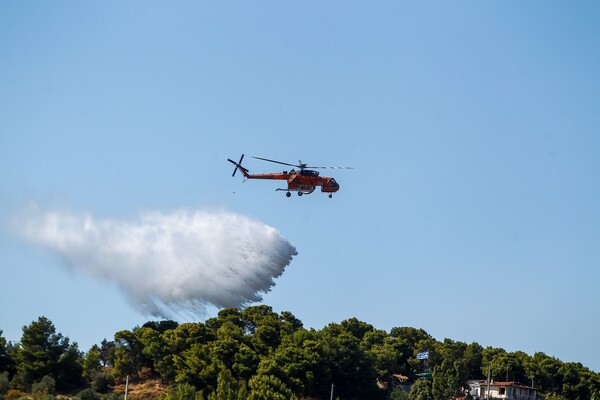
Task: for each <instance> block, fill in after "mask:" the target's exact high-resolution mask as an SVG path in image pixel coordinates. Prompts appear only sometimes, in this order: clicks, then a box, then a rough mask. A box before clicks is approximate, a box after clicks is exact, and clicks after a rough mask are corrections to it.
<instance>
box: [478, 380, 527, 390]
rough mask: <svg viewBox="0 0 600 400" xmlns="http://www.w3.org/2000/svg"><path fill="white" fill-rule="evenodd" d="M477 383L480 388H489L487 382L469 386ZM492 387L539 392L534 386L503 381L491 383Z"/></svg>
mask: <svg viewBox="0 0 600 400" xmlns="http://www.w3.org/2000/svg"><path fill="white" fill-rule="evenodd" d="M475 383H479V385H480V386H487V381H473V382H469V385H471V384H475ZM490 386H495V387H500V386H512V387H518V388H523V389H534V390H537V389H536V388H535V387H533V386H527V385H522V384H520V383H519V382H501V381H498V382H494V381H491V382H490Z"/></svg>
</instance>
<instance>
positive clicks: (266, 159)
mask: <svg viewBox="0 0 600 400" xmlns="http://www.w3.org/2000/svg"><path fill="white" fill-rule="evenodd" d="M252 158H256V159H257V160H263V161H269V162H272V163H275V164H282V165H289V166H290V167H298V168H300V166H299V165H295V164H288V163H285V162H281V161H275V160H269V159H268V158H262V157H254V156H252Z"/></svg>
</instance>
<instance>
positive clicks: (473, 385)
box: [469, 381, 538, 400]
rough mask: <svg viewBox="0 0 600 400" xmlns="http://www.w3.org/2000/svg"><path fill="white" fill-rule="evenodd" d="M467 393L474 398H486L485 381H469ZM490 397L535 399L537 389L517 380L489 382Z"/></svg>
mask: <svg viewBox="0 0 600 400" xmlns="http://www.w3.org/2000/svg"><path fill="white" fill-rule="evenodd" d="M469 388H470V390H469V393H470V394H471V396H473V397H474V398H476V399H487V398H488V395H487V390H488V383H487V381H470V382H469ZM489 388H490V389H489V390H490V396H489V398H490V399H507V400H537V399H538V393H537V389H536V388H534V387H531V386H525V385H521V384H519V383H517V382H494V381H492V382H490V385H489Z"/></svg>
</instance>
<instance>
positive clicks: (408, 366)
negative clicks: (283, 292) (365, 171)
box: [0, 305, 600, 400]
mask: <svg viewBox="0 0 600 400" xmlns="http://www.w3.org/2000/svg"><path fill="white" fill-rule="evenodd" d="M422 352H428V355H429V357H428V359H424V360H423V359H418V358H417V354H419V353H422ZM420 358H422V357H420ZM488 366H489V367H491V375H492V378H493V379H494V380H497V381H506V380H508V381H515V382H520V383H522V384H525V385H531V384H532V382H533V385H534V386H535V387H536V388H538V389H539V390H540V391H541V392H543V393H545V394H546V397H547V398H548V399H549V398H552V399H567V400H591V399H598V398H600V374H598V373H596V372H594V371H591V370H590V369H589V368H586V367H584V366H583V365H582V364H580V363H572V362H562V361H560V360H559V359H557V358H555V357H551V356H548V355H546V354H544V353H535V354H533V355H529V354H526V353H524V352H520V351H517V352H507V351H505V350H503V349H500V348H493V347H485V348H484V347H482V346H480V345H479V344H478V343H470V344H467V343H463V342H460V341H454V340H450V339H444V340H443V341H438V340H436V339H434V338H433V337H431V335H429V334H428V333H427V332H425V331H424V330H423V329H416V328H410V327H396V328H392V329H391V330H390V331H389V332H386V331H384V330H380V329H376V328H374V327H373V326H372V325H370V324H368V323H366V322H363V321H360V320H358V319H356V318H351V319H348V320H345V321H342V322H340V323H331V324H329V325H327V326H326V327H324V328H323V329H321V330H314V329H306V328H304V327H303V324H302V322H301V321H300V320H299V319H297V318H296V317H295V316H294V315H292V314H291V313H290V312H282V313H275V312H273V310H272V309H271V307H268V306H266V305H261V306H253V307H248V308H246V309H244V310H238V309H224V310H221V311H220V312H219V314H218V316H217V317H215V318H210V319H208V320H206V321H205V322H203V323H200V322H198V323H185V324H181V325H178V324H177V323H176V322H174V321H150V322H147V323H146V324H144V325H143V326H142V327H136V328H134V329H132V330H124V331H119V332H116V333H115V335H114V338H113V340H103V341H102V343H100V344H98V345H94V346H92V348H90V349H89V350H87V352H82V351H80V349H79V348H78V346H77V344H76V343H72V342H71V341H70V340H69V338H68V337H65V336H63V335H62V334H61V333H58V332H57V331H56V328H55V327H54V324H53V323H52V322H51V321H50V320H48V319H47V318H45V317H40V318H39V319H38V320H37V321H33V322H32V323H31V324H30V325H28V326H24V327H23V335H22V337H21V341H20V342H18V343H10V342H7V341H6V339H5V338H4V337H3V336H2V331H0V400H4V399H11V400H12V399H18V398H22V397H29V398H33V399H35V400H42V399H48V400H50V399H53V398H58V397H77V398H80V399H88V398H89V399H107V400H108V399H119V398H122V397H123V393H124V392H125V381H126V377H127V376H129V391H128V393H129V398H130V399H132V400H136V399H159V398H161V399H166V400H173V399H193V400H199V399H207V400H213V399H215V400H216V399H219V400H220V399H236V400H255V399H263V400H264V399H293V398H295V399H329V398H330V396H331V390H332V385H333V390H334V397H335V398H339V399H342V400H343V399H348V400H352V399H410V400H433V399H435V400H438V399H439V400H447V399H451V398H456V397H464V395H465V392H464V388H466V387H468V385H467V381H468V380H471V379H486V375H487V371H488ZM428 372H430V374H428ZM394 375H396V378H395V377H394ZM399 375H402V376H404V377H407V378H408V381H407V382H405V384H404V386H403V387H401V386H400V385H399V384H398V383H399V382H398V379H397V377H398V376H399ZM401 379H404V378H401ZM407 384H408V385H410V384H412V386H410V390H408V388H409V386H408V385H407ZM402 389H404V390H402ZM58 393H60V395H59V394H58Z"/></svg>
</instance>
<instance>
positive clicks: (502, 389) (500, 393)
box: [498, 388, 506, 396]
mask: <svg viewBox="0 0 600 400" xmlns="http://www.w3.org/2000/svg"><path fill="white" fill-rule="evenodd" d="M498 394H499V395H500V396H504V395H505V394H506V388H500V391H499V392H498Z"/></svg>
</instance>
